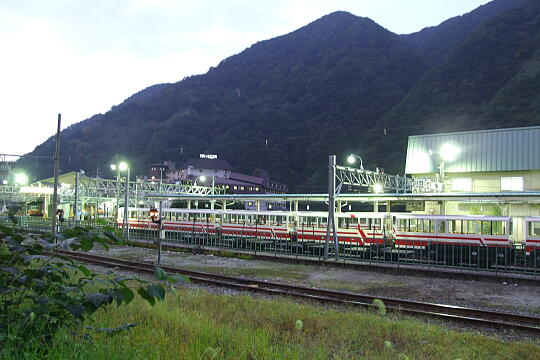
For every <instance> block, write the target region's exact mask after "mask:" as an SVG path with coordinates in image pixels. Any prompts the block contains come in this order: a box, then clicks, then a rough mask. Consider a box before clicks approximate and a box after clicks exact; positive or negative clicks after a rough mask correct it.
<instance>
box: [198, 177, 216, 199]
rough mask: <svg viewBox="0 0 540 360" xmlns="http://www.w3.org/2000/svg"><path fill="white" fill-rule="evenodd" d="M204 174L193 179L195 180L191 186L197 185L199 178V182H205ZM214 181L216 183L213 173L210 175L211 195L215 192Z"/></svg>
mask: <svg viewBox="0 0 540 360" xmlns="http://www.w3.org/2000/svg"><path fill="white" fill-rule="evenodd" d="M206 179H207V178H206V176H205V175H201V176H199V177H198V178H196V179H195V182H194V183H193V186H197V180H200V181H201V182H203V183H204V182H206ZM215 183H216V177H215V175H212V195H214V192H215V187H216V186H215Z"/></svg>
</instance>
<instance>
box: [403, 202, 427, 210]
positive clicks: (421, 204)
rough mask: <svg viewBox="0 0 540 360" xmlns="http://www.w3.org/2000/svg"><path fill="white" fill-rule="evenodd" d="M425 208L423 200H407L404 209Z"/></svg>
mask: <svg viewBox="0 0 540 360" xmlns="http://www.w3.org/2000/svg"><path fill="white" fill-rule="evenodd" d="M425 208H426V207H425V203H424V202H423V201H407V202H406V203H405V211H425Z"/></svg>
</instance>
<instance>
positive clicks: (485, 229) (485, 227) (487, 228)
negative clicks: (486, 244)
mask: <svg viewBox="0 0 540 360" xmlns="http://www.w3.org/2000/svg"><path fill="white" fill-rule="evenodd" d="M492 225H493V222H491V221H482V235H491V234H492Z"/></svg>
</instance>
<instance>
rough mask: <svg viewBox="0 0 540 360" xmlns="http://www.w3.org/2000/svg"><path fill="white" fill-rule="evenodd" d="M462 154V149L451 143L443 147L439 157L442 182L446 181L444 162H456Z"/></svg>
mask: <svg viewBox="0 0 540 360" xmlns="http://www.w3.org/2000/svg"><path fill="white" fill-rule="evenodd" d="M460 152H461V150H460V148H458V147H457V146H455V145H453V144H450V143H445V144H443V145H442V146H441V148H440V150H439V157H440V164H439V174H440V176H441V180H442V181H444V162H445V161H454V160H455V159H456V157H457V156H458V154H459V153H460Z"/></svg>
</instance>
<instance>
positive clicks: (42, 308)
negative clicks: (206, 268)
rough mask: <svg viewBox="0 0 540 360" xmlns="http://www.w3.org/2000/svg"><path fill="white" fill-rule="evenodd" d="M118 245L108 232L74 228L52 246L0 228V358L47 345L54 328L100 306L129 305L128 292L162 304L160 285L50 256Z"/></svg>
mask: <svg viewBox="0 0 540 360" xmlns="http://www.w3.org/2000/svg"><path fill="white" fill-rule="evenodd" d="M120 243H121V240H120V239H119V238H118V237H117V236H116V235H115V234H114V232H113V231H111V230H110V229H105V230H104V231H96V230H94V229H92V228H85V227H74V228H72V229H70V230H68V231H66V232H65V233H63V234H59V242H58V243H53V242H52V239H50V238H49V239H48V238H47V237H46V236H38V235H31V234H25V233H19V232H16V231H15V230H14V229H12V228H7V227H0V345H1V347H2V349H3V350H0V357H2V352H3V351H4V349H6V348H11V349H13V348H17V347H21V348H23V347H39V346H41V345H47V344H48V343H50V341H51V340H52V338H53V337H54V335H55V334H56V333H57V331H58V330H59V329H60V328H63V327H70V326H76V325H78V324H82V322H83V321H84V320H85V319H86V318H87V317H88V316H89V315H91V314H93V313H94V312H95V311H97V310H98V309H100V308H102V307H104V306H106V305H109V304H112V303H116V305H117V306H120V305H121V304H128V303H130V302H131V301H132V300H133V298H134V296H135V291H134V290H136V292H137V293H138V294H139V295H140V296H141V297H142V298H143V299H145V300H146V301H148V302H149V303H150V304H152V305H154V304H155V302H156V299H157V300H163V299H164V297H165V289H164V288H163V286H162V285H160V284H149V285H148V284H145V282H144V281H142V280H139V279H135V278H131V277H126V276H119V275H117V274H114V272H109V274H106V275H98V274H96V273H93V272H92V271H90V270H89V269H88V268H87V267H86V266H84V265H82V264H79V263H76V262H75V261H73V260H71V259H70V258H68V257H66V256H63V255H61V254H59V253H57V252H55V250H57V249H63V250H79V251H89V250H91V249H92V248H93V247H94V245H95V244H101V245H102V246H103V247H104V248H106V249H108V248H109V246H110V245H116V244H120ZM156 275H159V276H158V278H159V279H161V280H166V281H169V282H173V281H177V280H178V278H177V277H171V276H170V275H167V274H166V273H165V272H164V271H163V270H162V269H159V270H158V269H156ZM133 283H135V284H136V286H133V285H132V284H133ZM130 326H132V325H129V324H128V325H123V326H121V327H120V328H129V327H130ZM109 330H110V331H109V332H110V333H115V332H116V330H117V329H109Z"/></svg>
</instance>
